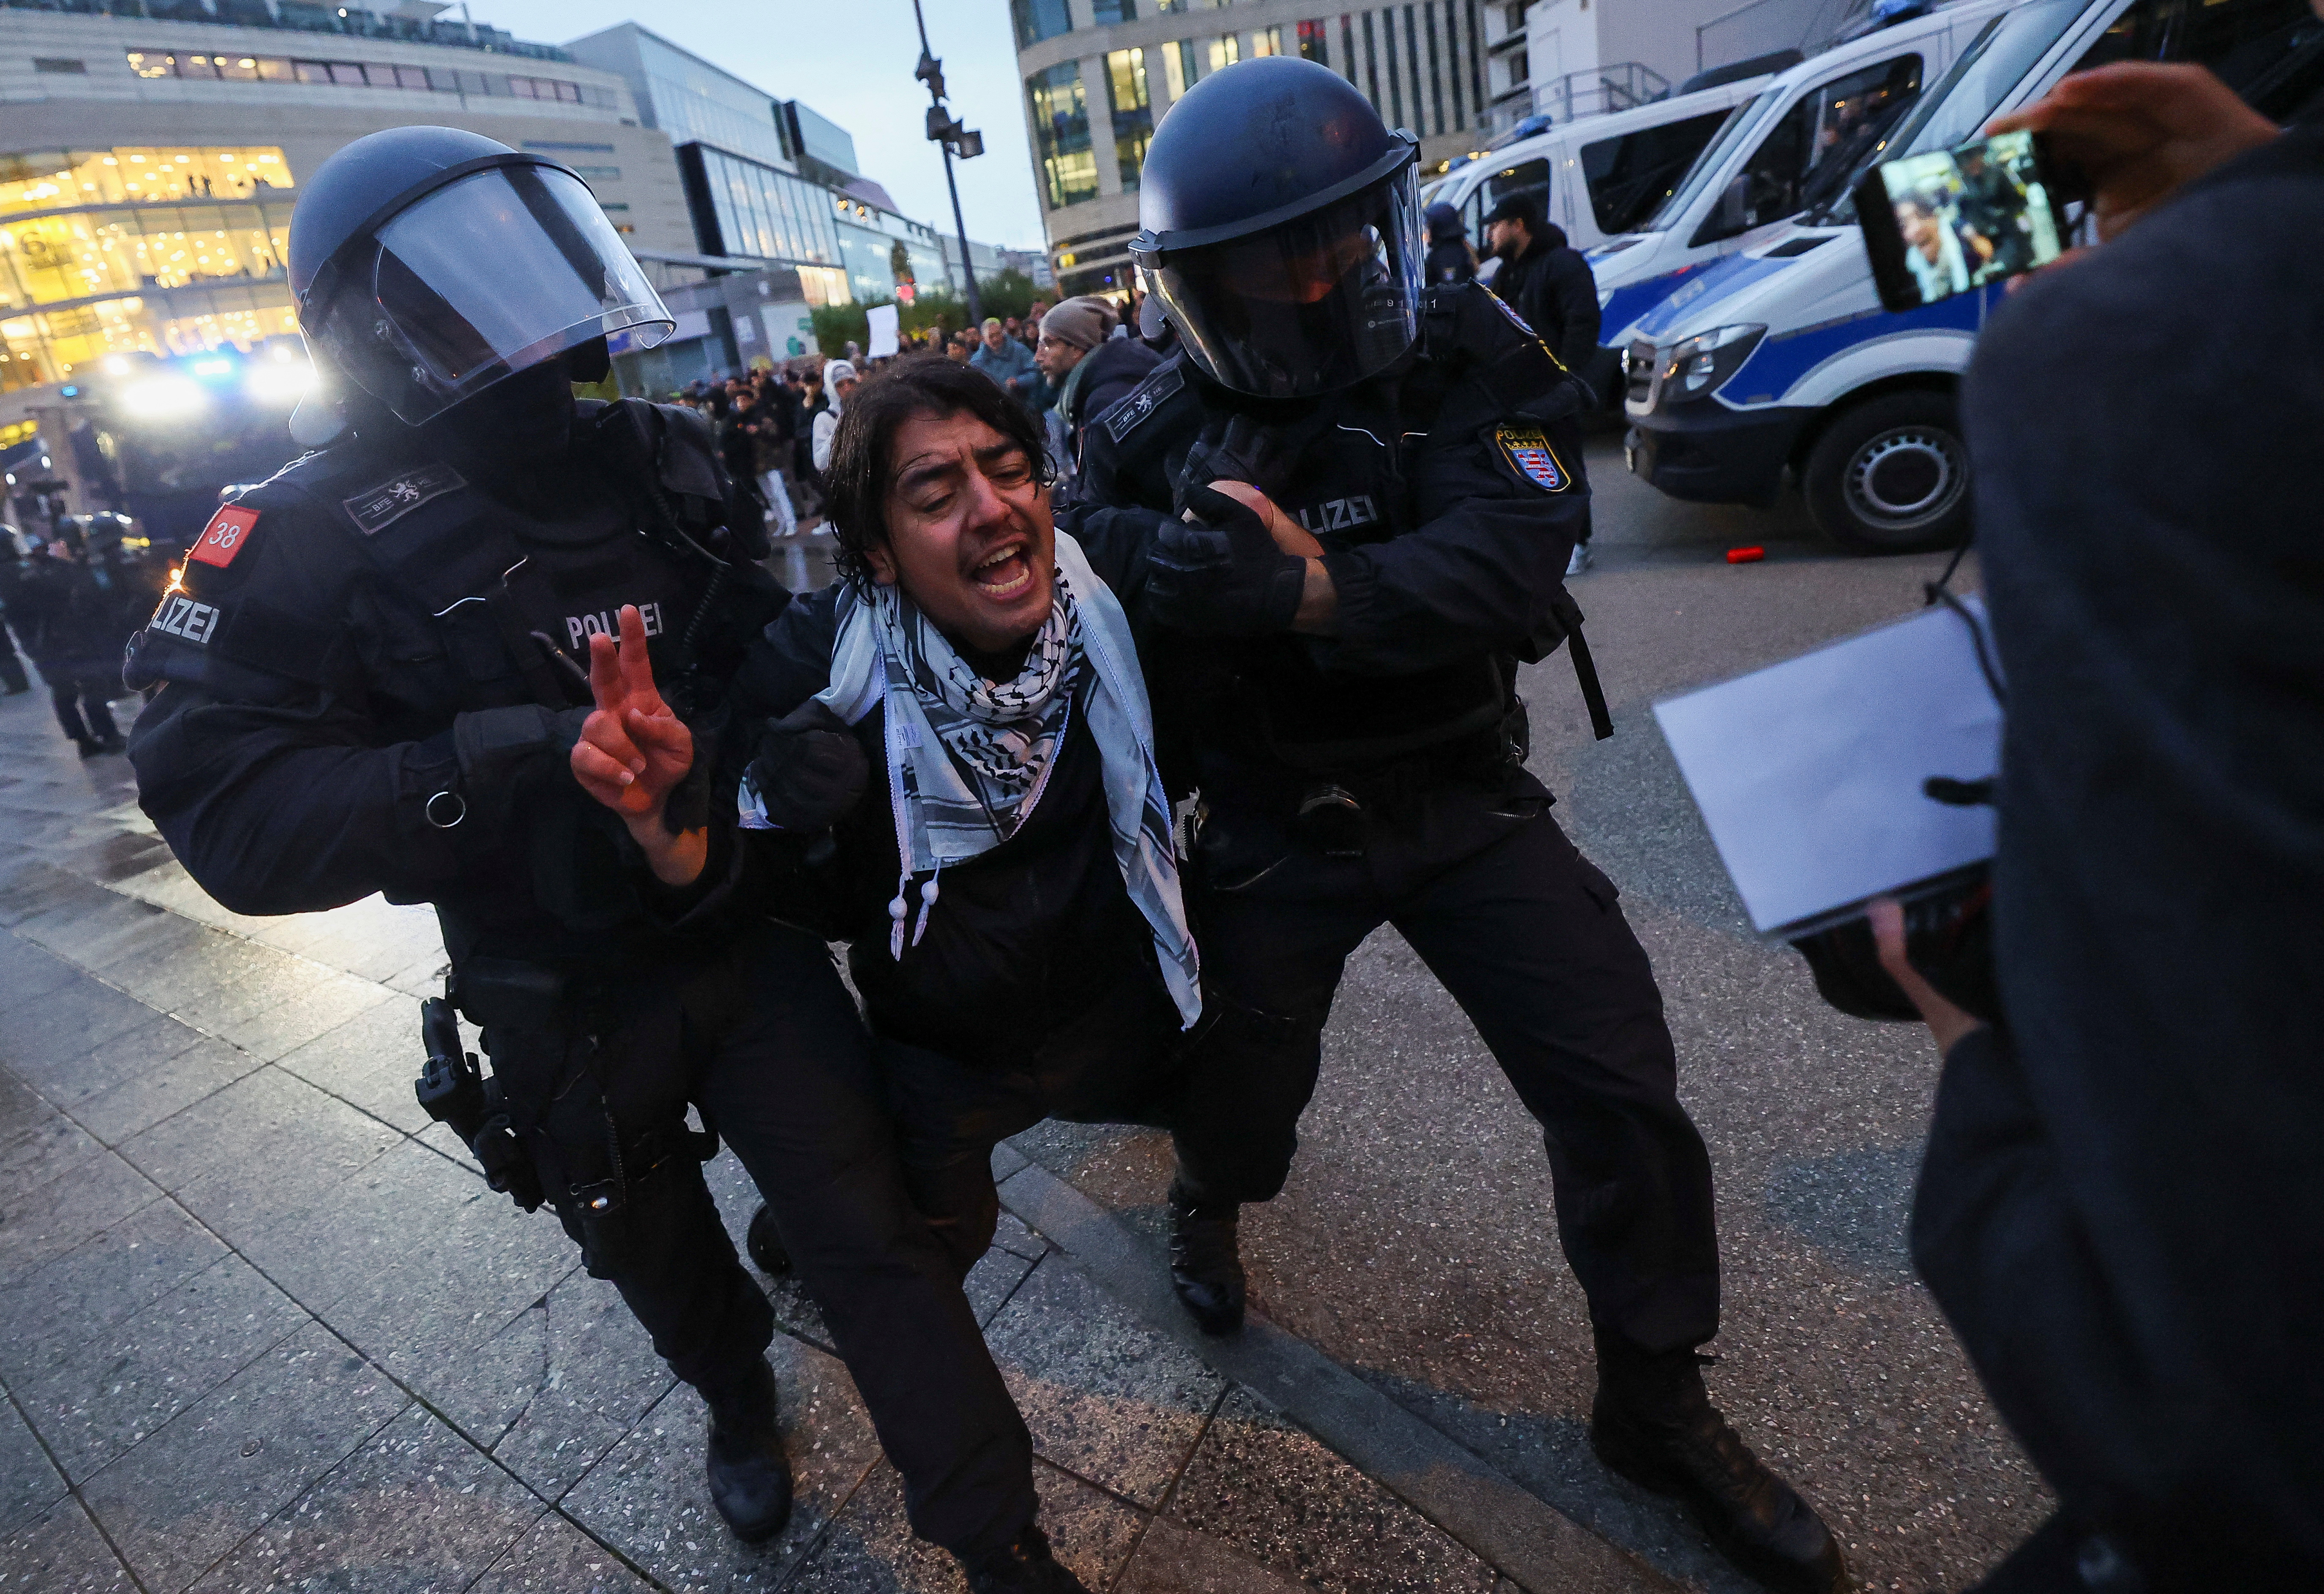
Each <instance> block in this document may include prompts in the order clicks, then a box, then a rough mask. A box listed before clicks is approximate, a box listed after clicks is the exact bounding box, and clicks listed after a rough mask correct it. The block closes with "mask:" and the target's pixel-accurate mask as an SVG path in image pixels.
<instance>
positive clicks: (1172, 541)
mask: <svg viewBox="0 0 2324 1594" xmlns="http://www.w3.org/2000/svg"><path fill="white" fill-rule="evenodd" d="M1185 502H1186V507H1187V508H1188V509H1190V510H1192V511H1194V513H1195V514H1197V515H1199V516H1201V517H1202V518H1201V519H1200V520H1198V521H1178V520H1173V521H1164V522H1163V524H1162V528H1161V530H1158V531H1157V532H1156V533H1155V535H1154V547H1153V548H1152V550H1151V551H1150V552H1149V553H1148V556H1147V564H1148V576H1147V581H1146V590H1147V593H1148V595H1149V596H1150V597H1151V598H1152V599H1153V602H1154V615H1155V618H1156V619H1157V620H1159V621H1161V622H1163V623H1164V624H1165V625H1174V626H1176V627H1177V628H1178V629H1179V630H1181V631H1200V632H1207V633H1209V634H1211V635H1213V636H1230V637H1263V636H1273V635H1275V634H1277V632H1281V631H1289V630H1290V629H1291V622H1293V621H1294V620H1296V618H1298V615H1299V599H1300V596H1301V594H1303V593H1305V590H1306V586H1307V561H1306V560H1305V559H1303V558H1301V557H1299V556H1298V555H1297V554H1287V553H1285V552H1284V551H1283V550H1282V548H1278V547H1277V546H1276V541H1275V539H1274V538H1273V537H1272V536H1270V535H1269V534H1268V530H1267V522H1266V521H1262V520H1261V519H1259V511H1257V510H1255V509H1252V508H1250V507H1249V506H1248V505H1246V504H1241V503H1238V502H1235V501H1234V500H1233V499H1231V498H1229V497H1228V496H1227V495H1226V494H1225V493H1221V492H1219V491H1218V490H1217V489H1215V488H1213V487H1190V488H1188V489H1187V490H1186V492H1185Z"/></svg>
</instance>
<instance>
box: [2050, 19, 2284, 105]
mask: <svg viewBox="0 0 2324 1594" xmlns="http://www.w3.org/2000/svg"><path fill="white" fill-rule="evenodd" d="M2120 60H2164V61H2192V62H2194V63H2196V64H2197V65H2199V66H2206V67H2209V68H2210V69H2211V70H2212V71H2214V72H2216V73H2218V75H2219V78H2221V80H2222V81H2224V82H2225V83H2226V84H2227V87H2228V88H2232V89H2234V90H2235V91H2236V93H2237V94H2239V95H2241V96H2242V97H2243V98H2244V99H2245V100H2246V102H2247V103H2248V104H2249V105H2250V106H2251V107H2252V108H2253V109H2254V110H2255V111H2257V112H2259V113H2260V115H2264V116H2267V117H2271V118H2273V120H2275V121H2278V122H2288V121H2292V120H2295V119H2297V118H2299V117H2300V115H2301V113H2302V112H2303V111H2311V110H2313V109H2314V108H2316V106H2317V102H2318V99H2319V96H2324V22H2319V21H2318V20H2317V17H2316V14H2315V13H2314V12H2312V11H2310V9H2309V7H2308V4H2307V0H2208V3H2207V0H2134V3H2133V4H2132V5H2131V6H2130V7H2129V9H2127V10H2126V11H2125V12H2124V13H2123V14H2121V15H2120V16H2118V17H2116V18H2115V19H2114V22H2113V23H2112V25H2110V26H2109V27H2108V28H2107V31H2106V32H2104V33H2101V34H2100V35H2098V42H2097V43H2095V44H2093V45H2091V46H2090V48H2089V50H2088V51H2085V52H2084V53H2083V55H2082V59H2081V60H2078V61H2076V62H2075V63H2074V70H2076V71H2078V72H2086V71H2088V70H2089V69H2091V68H2092V67H2102V66H2106V65H2107V64H2109V63H2111V62H2114V61H2120Z"/></svg>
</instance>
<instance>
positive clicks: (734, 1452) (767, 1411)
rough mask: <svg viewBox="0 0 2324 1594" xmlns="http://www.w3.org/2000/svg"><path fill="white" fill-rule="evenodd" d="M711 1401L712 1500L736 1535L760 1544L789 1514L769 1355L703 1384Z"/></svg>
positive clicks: (785, 1463) (788, 1485)
mask: <svg viewBox="0 0 2324 1594" xmlns="http://www.w3.org/2000/svg"><path fill="white" fill-rule="evenodd" d="M702 1398H703V1399H704V1400H705V1402H707V1403H708V1405H709V1406H710V1468H709V1470H710V1501H711V1504H713V1505H715V1506H717V1507H718V1515H719V1516H724V1518H725V1519H726V1525H727V1526H728V1527H730V1528H732V1529H733V1531H734V1536H735V1537H736V1538H738V1539H740V1540H742V1542H743V1543H746V1544H761V1543H766V1541H767V1540H769V1539H771V1538H773V1537H774V1536H775V1535H776V1534H779V1533H780V1532H782V1531H783V1524H785V1523H787V1522H788V1521H789V1520H790V1519H791V1464H790V1461H789V1460H788V1458H786V1457H785V1456H784V1454H783V1439H782V1434H781V1433H780V1432H779V1430H778V1429H777V1427H776V1425H775V1369H774V1368H770V1367H769V1366H768V1365H767V1360H766V1358H765V1357H763V1356H762V1357H759V1358H757V1359H754V1360H753V1361H752V1363H751V1366H750V1368H749V1370H748V1371H746V1372H744V1373H743V1375H742V1377H739V1378H737V1379H735V1380H734V1381H733V1383H731V1384H722V1385H720V1386H719V1387H716V1388H715V1389H705V1390H704V1391H703V1392H702Z"/></svg>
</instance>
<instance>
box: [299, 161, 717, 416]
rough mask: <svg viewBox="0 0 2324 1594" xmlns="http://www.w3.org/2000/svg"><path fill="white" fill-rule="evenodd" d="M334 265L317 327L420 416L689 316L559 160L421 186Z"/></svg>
mask: <svg viewBox="0 0 2324 1594" xmlns="http://www.w3.org/2000/svg"><path fill="white" fill-rule="evenodd" d="M334 275H335V277H336V279H337V281H336V282H335V283H334V284H333V285H332V287H331V289H330V297H329V299H328V301H327V303H325V304H323V305H322V306H321V307H320V312H319V315H317V316H315V317H314V320H315V321H316V322H317V325H316V326H314V327H312V328H310V333H311V335H312V336H316V337H317V338H318V340H319V341H321V342H322V343H323V344H324V345H325V346H326V347H327V350H328V352H329V353H330V355H331V356H332V357H333V359H334V360H335V361H336V362H337V364H339V365H340V367H341V368H342V369H344V370H345V371H346V372H347V373H348V374H349V375H350V376H352V377H353V378H354V379H355V381H356V382H360V383H361V384H362V385H363V386H364V387H365V388H366V389H368V390H370V391H371V392H373V393H374V394H376V395H377V396H378V397H379V398H381V399H382V400H383V401H386V403H387V405H388V407H389V408H390V409H392V410H394V411H395V413H396V415H397V417H398V418H399V419H401V420H403V421H404V422H406V423H407V424H409V425H413V426H417V425H419V424H420V422H421V421H423V420H426V419H429V417H431V416H433V415H436V414H438V413H439V412H441V411H442V410H447V409H449V408H451V407H452V406H453V405H454V404H457V403H458V402H459V401H461V400H463V399H466V398H469V397H471V396H473V395H475V393H477V392H482V391H483V390H484V389H485V388H487V387H490V386H491V385H492V384H493V382H497V381H499V380H500V379H501V378H502V377H503V376H506V375H508V374H510V373H512V372H517V371H522V370H525V369H527V368H528V367H530V366H533V365H538V364H541V363H542V362H543V361H545V360H549V359H552V358H554V357H555V356H557V355H561V354H563V353H564V352H565V351H566V350H567V349H569V348H573V347H575V346H577V345H580V344H584V343H587V342H588V341H589V340H590V339H592V338H595V337H601V336H604V335H605V334H607V333H609V332H619V331H622V330H623V329H625V328H641V329H644V333H643V335H642V336H640V337H639V338H638V342H639V344H640V345H641V346H649V347H650V346H652V345H654V344H657V343H659V342H660V341H661V340H662V339H663V338H664V337H666V336H669V333H670V331H671V330H672V329H673V328H674V327H676V325H677V323H676V321H675V319H674V318H672V317H671V315H670V313H669V310H668V309H666V308H664V306H663V304H662V302H661V297H660V295H659V294H657V293H656V292H655V291H654V290H653V287H652V285H651V284H650V283H649V282H648V281H646V279H645V273H644V272H641V270H640V269H639V268H638V263H637V262H636V261H635V260H634V259H632V257H631V254H630V252H629V250H628V248H627V247H626V246H624V245H623V244H622V239H621V235H619V234H618V233H616V232H614V231H613V225H612V224H611V223H610V222H608V221H607V220H606V219H605V214H604V211H602V210H600V209H598V208H597V202H596V200H595V198H593V197H592V196H591V194H590V192H589V190H588V188H587V187H586V185H585V184H583V183H582V181H581V180H579V179H578V178H576V177H575V176H573V175H572V174H571V173H569V172H567V171H564V170H559V169H558V168H556V167H550V166H538V165H509V166H496V167H493V168H490V169H488V170H483V171H478V172H474V173H472V174H470V175H469V176H467V177H464V178H461V179H460V180H457V181H456V182H452V183H449V184H447V185H446V186H445V187H443V188H441V189H437V190H436V191H435V192H434V193H431V194H428V195H425V196H423V197H422V198H420V199H419V200H418V201H416V202H415V203H413V204H412V205H410V207H407V208H405V209H403V210H401V211H399V212H397V213H396V215H395V216H394V217H392V219H391V220H389V221H388V223H387V224H386V225H385V226H382V227H381V228H380V229H379V231H378V233H377V235H375V236H374V238H372V239H371V240H369V241H368V242H366V243H365V244H362V245H360V246H359V247H358V250H357V252H356V253H355V254H354V255H353V256H352V257H351V258H350V259H348V260H346V262H345V263H343V264H340V265H339V268H338V270H337V271H336V272H334Z"/></svg>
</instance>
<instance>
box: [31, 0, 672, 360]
mask: <svg viewBox="0 0 2324 1594" xmlns="http://www.w3.org/2000/svg"><path fill="white" fill-rule="evenodd" d="M123 9H124V11H125V10H128V9H129V8H128V7H125V6H124V7H123ZM306 9H307V10H310V11H311V10H314V9H316V8H313V7H309V8H306ZM283 14H285V15H287V14H291V13H290V8H288V7H285V8H284V12H283ZM236 15H237V17H238V18H239V19H240V20H239V21H237V22H236V23H231V24H229V23H218V22H189V21H170V20H160V19H156V18H153V17H151V16H137V15H118V16H116V15H106V14H87V13H80V14H76V13H70V12H60V11H45V10H32V9H29V8H25V7H22V6H15V5H0V393H5V392H15V391H17V390H21V389H25V388H32V387H39V386H42V385H44V384H50V383H56V382H65V381H69V380H70V379H71V378H72V376H73V373H75V372H76V371H77V370H79V369H81V368H84V367H86V366H88V365H89V364H91V363H92V362H95V361H100V360H102V359H103V358H105V357H106V356H107V355H136V354H150V355H196V354H199V353H201V352H203V351H205V350H210V349H218V348H222V347H226V346H234V347H235V348H239V349H244V350H248V349H251V348H253V347H254V346H256V345H258V344H259V343H261V342H262V341H263V339H265V338H267V337H270V336H276V335H278V334H281V333H287V332H294V331H296V330H297V321H296V317H295V314H294V312H293V309H292V306H291V291H290V286H289V284H288V282H287V281H285V279H284V274H283V259H284V251H285V249H286V247H287V244H288V234H289V228H290V223H291V206H292V204H293V202H294V201H295V200H296V198H297V197H298V186H299V184H300V182H301V181H303V180H305V179H307V178H308V177H309V176H311V175H312V174H313V172H314V170H315V168H316V167H317V166H318V165H320V164H321V163H322V162H323V161H324V160H325V159H327V157H328V156H329V155H330V154H331V153H332V152H334V151H336V150H337V149H338V148H340V147H341V146H342V145H344V144H346V143H350V142H352V141H353V140H355V139H356V138H359V137H361V136H362V135H364V134H367V133H374V132H377V131H379V130H380V129H382V128H387V127H396V126H403V125H407V124H412V123H416V122H433V123H440V124H445V125H447V126H453V127H464V128H466V129H468V130H470V131H472V132H475V133H481V134H485V135H486V136H487V137H491V138H496V139H499V140H500V141H502V142H503V143H508V144H511V145H513V146H515V147H517V148H520V149H528V150H537V151H539V152H542V153H544V154H548V155H550V156H552V157H554V158H555V159H557V160H558V161H563V162H564V163H566V164H567V165H569V166H572V167H573V168H575V170H578V171H579V172H580V173H581V175H582V177H583V178H584V179H585V180H587V181H588V183H589V185H590V187H591V188H592V189H593V190H594V191H595V194H596V196H597V200H598V203H599V204H601V205H602V206H604V209H605V212H606V214H607V216H608V217H609V218H610V219H611V220H612V221H613V225H614V226H616V227H618V228H619V229H620V230H621V231H622V233H623V234H624V235H626V236H627V237H628V239H629V241H630V243H631V245H632V248H637V249H641V250H654V249H659V250H664V251H678V252H685V251H690V250H691V249H692V248H693V247H694V237H693V229H692V227H691V226H690V224H689V221H688V218H687V208H686V201H685V197H684V195H683V194H682V193H681V192H680V191H679V189H678V183H677V182H676V181H675V180H674V176H675V170H674V163H673V161H672V158H671V153H670V146H669V139H668V138H667V136H666V135H664V134H661V133H659V132H658V131H656V130H654V129H652V128H648V127H641V125H639V120H640V119H639V117H638V115H637V110H636V107H635V106H634V105H633V103H632V100H631V97H630V92H629V88H628V85H627V84H626V83H624V82H623V81H622V78H620V77H619V76H618V75H617V74H614V73H611V72H607V71H604V70H602V69H596V68H593V67H589V66H586V65H583V64H581V63H579V62H576V61H575V60H572V59H571V58H570V57H569V56H567V54H566V53H565V52H564V51H559V50H556V49H552V48H550V47H548V46H545V45H529V44H523V43H521V42H519V41H515V40H512V39H510V38H509V37H508V36H507V35H505V34H503V33H499V32H496V31H495V30H493V29H489V28H484V27H470V26H468V25H466V24H445V23H417V24H413V23H402V22H400V21H398V22H395V23H390V22H389V21H388V19H380V18H374V17H373V16H372V14H370V13H368V12H363V13H355V14H353V16H354V19H355V20H353V21H351V22H350V23H343V24H342V25H341V28H340V29H339V30H337V31H320V30H318V29H315V28H311V27H294V26H291V25H288V24H281V25H273V26H269V25H265V24H266V23H268V22H269V21H270V20H272V19H273V18H274V16H275V14H273V13H270V12H268V11H267V10H265V9H263V7H259V6H251V7H245V8H242V9H241V10H239V11H238V12H237V13H236ZM343 15H345V14H343ZM366 19H367V20H366Z"/></svg>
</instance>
